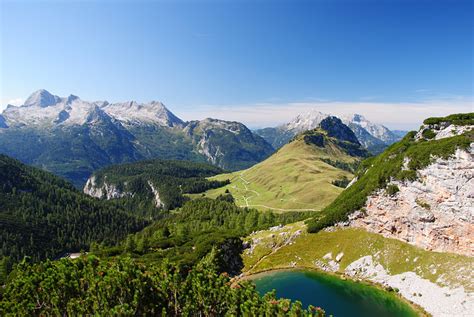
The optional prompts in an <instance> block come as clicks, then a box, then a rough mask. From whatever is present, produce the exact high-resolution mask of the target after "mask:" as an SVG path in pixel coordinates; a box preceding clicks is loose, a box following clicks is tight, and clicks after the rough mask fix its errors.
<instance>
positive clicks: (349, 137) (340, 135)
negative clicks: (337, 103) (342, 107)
mask: <svg viewBox="0 0 474 317" xmlns="http://www.w3.org/2000/svg"><path fill="white" fill-rule="evenodd" d="M319 126H320V127H321V129H323V130H324V131H326V132H327V134H328V136H330V137H334V138H337V139H339V140H341V141H347V142H350V143H354V144H358V145H360V143H359V140H358V139H357V137H356V135H355V134H354V132H352V130H351V129H350V128H349V127H348V126H347V125H345V124H344V123H342V121H341V119H339V118H337V117H334V116H329V117H327V118H325V119H324V120H322V121H321V123H320V124H319Z"/></svg>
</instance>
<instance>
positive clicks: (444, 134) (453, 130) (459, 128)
mask: <svg viewBox="0 0 474 317" xmlns="http://www.w3.org/2000/svg"><path fill="white" fill-rule="evenodd" d="M473 129H474V126H472V125H455V124H451V123H449V122H441V123H437V124H423V125H422V126H421V127H420V130H419V131H418V133H417V134H416V135H415V139H416V140H422V139H426V138H428V139H435V140H439V139H444V138H449V137H452V136H455V135H460V134H463V133H465V132H467V131H471V130H473ZM428 131H429V132H430V133H431V135H430V134H427V132H428ZM427 135H429V137H427Z"/></svg>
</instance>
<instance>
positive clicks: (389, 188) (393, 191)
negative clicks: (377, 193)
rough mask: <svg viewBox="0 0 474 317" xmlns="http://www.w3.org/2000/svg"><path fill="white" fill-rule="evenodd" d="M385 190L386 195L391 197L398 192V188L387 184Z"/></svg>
mask: <svg viewBox="0 0 474 317" xmlns="http://www.w3.org/2000/svg"><path fill="white" fill-rule="evenodd" d="M386 190H387V195H389V196H393V195H395V194H396V193H398V192H399V191H400V189H399V188H398V186H397V185H395V184H389V185H388V186H387V189H386Z"/></svg>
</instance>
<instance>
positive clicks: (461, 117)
mask: <svg viewBox="0 0 474 317" xmlns="http://www.w3.org/2000/svg"><path fill="white" fill-rule="evenodd" d="M443 122H446V123H448V124H455V125H474V112H471V113H457V114H452V115H449V116H447V117H433V118H428V119H426V120H425V121H423V123H424V124H427V125H432V124H440V123H443Z"/></svg>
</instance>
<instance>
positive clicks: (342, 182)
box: [332, 176, 351, 188]
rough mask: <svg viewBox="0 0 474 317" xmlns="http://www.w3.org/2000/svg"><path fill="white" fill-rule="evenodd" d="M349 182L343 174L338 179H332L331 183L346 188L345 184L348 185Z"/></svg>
mask: <svg viewBox="0 0 474 317" xmlns="http://www.w3.org/2000/svg"><path fill="white" fill-rule="evenodd" d="M350 182H351V181H350V180H349V179H348V178H347V177H346V176H343V177H342V178H340V179H336V180H334V181H332V184H333V185H334V186H337V187H341V188H346V187H347V185H349V183H350Z"/></svg>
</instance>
